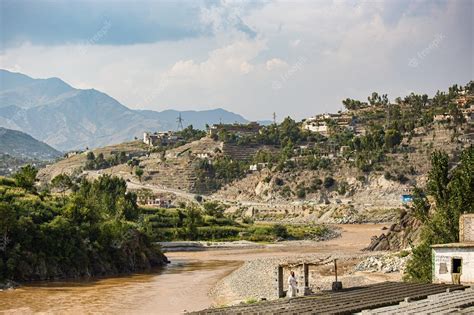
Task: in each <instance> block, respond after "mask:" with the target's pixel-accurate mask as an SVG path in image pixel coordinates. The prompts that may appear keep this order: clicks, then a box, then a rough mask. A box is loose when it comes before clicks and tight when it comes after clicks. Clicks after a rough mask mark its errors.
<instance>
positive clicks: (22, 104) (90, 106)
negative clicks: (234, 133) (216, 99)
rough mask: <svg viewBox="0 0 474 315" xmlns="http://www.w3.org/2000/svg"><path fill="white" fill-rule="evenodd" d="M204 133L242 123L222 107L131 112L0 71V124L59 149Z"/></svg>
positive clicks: (100, 97)
mask: <svg viewBox="0 0 474 315" xmlns="http://www.w3.org/2000/svg"><path fill="white" fill-rule="evenodd" d="M180 113H181V116H182V118H183V119H184V125H185V126H187V125H193V126H194V128H199V129H204V127H205V125H206V124H213V123H218V122H223V123H234V122H239V123H242V122H246V119H245V118H243V117H242V116H240V115H237V114H234V113H231V112H229V111H226V110H224V109H220V108H219V109H213V110H206V111H183V112H179V111H174V110H165V111H162V112H157V111H151V110H132V109H130V108H128V107H126V106H124V105H122V104H120V103H119V102H118V101H117V100H115V99H114V98H112V97H110V96H109V95H107V94H105V93H102V92H100V91H97V90H94V89H89V90H81V89H76V88H73V87H71V86H70V85H68V84H67V83H65V82H64V81H62V80H61V79H58V78H49V79H33V78H30V77H28V76H26V75H23V74H20V73H13V72H9V71H6V70H1V69H0V126H2V127H5V128H10V129H15V130H20V131H23V132H26V133H28V134H31V135H32V136H33V137H35V138H37V139H39V140H41V141H44V142H46V143H47V144H49V145H51V146H53V147H55V148H58V149H59V150H62V151H69V150H74V149H84V148H86V147H90V148H95V147H101V146H107V145H111V144H116V143H121V142H123V141H129V140H132V139H133V138H134V137H141V136H142V134H143V132H144V131H166V130H175V129H176V128H177V127H178V125H177V123H176V118H177V117H178V115H179V114H180Z"/></svg>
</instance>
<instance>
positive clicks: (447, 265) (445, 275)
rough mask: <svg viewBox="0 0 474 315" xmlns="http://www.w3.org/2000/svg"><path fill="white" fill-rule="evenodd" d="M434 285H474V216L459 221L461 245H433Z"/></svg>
mask: <svg viewBox="0 0 474 315" xmlns="http://www.w3.org/2000/svg"><path fill="white" fill-rule="evenodd" d="M431 248H432V268H433V270H432V274H433V283H456V284H474V214H463V215H461V217H460V219H459V243H450V244H437V245H432V246H431Z"/></svg>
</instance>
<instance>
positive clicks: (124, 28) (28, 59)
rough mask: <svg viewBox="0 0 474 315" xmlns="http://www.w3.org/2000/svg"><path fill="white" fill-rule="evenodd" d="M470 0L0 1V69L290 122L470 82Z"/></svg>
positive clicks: (155, 101)
mask: <svg viewBox="0 0 474 315" xmlns="http://www.w3.org/2000/svg"><path fill="white" fill-rule="evenodd" d="M473 4H474V1H472V0H456V1H440V0H432V1H422V0H413V1H406V0H397V1H395V0H389V1H324V0H316V1H315V0H313V1H309V0H308V1H290V0H286V1H209V0H206V1H199V0H196V1H190V0H189V1H144V0H139V1H133V2H132V1H125V0H118V1H117V0H102V1H98V0H97V1H90V0H84V1H77V0H72V1H66V0H64V1H60V0H49V1H43V0H34V1H31V0H0V9H1V13H0V14H1V21H0V39H1V41H0V68H3V69H7V70H10V71H15V72H21V73H24V74H27V75H29V76H32V77H34V78H48V77H59V78H61V79H63V80H64V81H66V82H67V83H69V84H70V85H72V86H74V87H76V88H84V89H86V88H95V89H97V90H100V91H103V92H105V93H107V94H109V95H110V96H112V97H114V98H116V99H117V100H118V101H120V102H121V103H122V104H124V105H126V106H128V107H130V108H137V109H138V108H140V109H153V110H164V109H177V110H201V109H211V108H218V107H220V108H224V109H227V110H230V111H233V112H236V113H239V114H242V115H243V116H244V117H246V118H247V119H250V120H263V119H272V115H273V113H274V112H275V113H276V115H277V119H278V120H281V119H283V118H284V117H286V116H291V117H293V118H295V119H298V120H299V119H302V118H305V117H309V116H313V115H315V114H318V113H323V112H335V111H337V110H340V109H342V103H341V100H342V99H345V98H348V97H349V98H355V99H362V100H366V98H367V96H368V95H369V94H371V93H372V92H373V91H377V92H379V93H384V94H385V93H387V94H388V96H389V98H390V99H392V100H393V99H395V98H396V97H397V96H404V95H407V94H409V93H410V92H415V93H428V94H434V93H435V92H436V91H437V90H446V89H447V88H448V86H451V85H452V84H455V83H457V84H465V83H467V82H468V81H470V80H472V79H474V67H473V58H474V57H473V56H474V53H473V50H474V48H473V46H474V43H473V29H474V20H473V11H474V5H473Z"/></svg>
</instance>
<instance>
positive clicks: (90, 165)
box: [84, 151, 130, 170]
mask: <svg viewBox="0 0 474 315" xmlns="http://www.w3.org/2000/svg"><path fill="white" fill-rule="evenodd" d="M129 160H130V157H129V156H128V155H127V154H126V153H125V152H120V153H112V154H111V155H110V157H108V158H107V159H105V157H104V154H103V153H99V154H98V155H97V156H95V155H94V153H93V152H92V151H90V152H88V153H87V162H86V165H85V166H84V169H86V170H101V169H104V168H109V167H112V166H115V165H119V164H124V163H126V162H127V161H129Z"/></svg>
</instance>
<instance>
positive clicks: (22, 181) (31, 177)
mask: <svg viewBox="0 0 474 315" xmlns="http://www.w3.org/2000/svg"><path fill="white" fill-rule="evenodd" d="M37 174H38V170H37V169H36V168H35V167H34V166H32V165H30V164H28V165H26V166H23V167H22V168H21V169H20V170H19V171H18V172H16V173H15V175H13V178H14V179H15V181H16V184H17V186H19V187H22V188H24V189H26V190H29V191H35V182H36V175H37Z"/></svg>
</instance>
